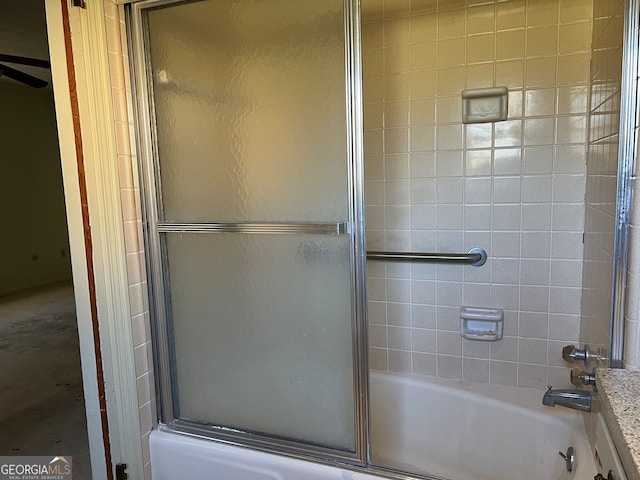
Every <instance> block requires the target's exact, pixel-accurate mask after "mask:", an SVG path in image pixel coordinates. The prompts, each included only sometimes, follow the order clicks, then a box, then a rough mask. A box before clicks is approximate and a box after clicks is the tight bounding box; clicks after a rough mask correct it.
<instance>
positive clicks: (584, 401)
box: [542, 385, 591, 412]
mask: <svg viewBox="0 0 640 480" xmlns="http://www.w3.org/2000/svg"><path fill="white" fill-rule="evenodd" d="M542 404H543V405H548V406H550V407H555V406H556V405H560V406H561V407H567V408H572V409H574V410H581V411H583V412H590V411H591V394H590V393H589V392H587V391H585V390H563V389H555V390H554V389H553V388H552V387H551V385H549V387H548V389H547V391H546V392H545V393H544V397H542Z"/></svg>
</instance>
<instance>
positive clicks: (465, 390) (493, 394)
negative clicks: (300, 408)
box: [150, 373, 596, 480]
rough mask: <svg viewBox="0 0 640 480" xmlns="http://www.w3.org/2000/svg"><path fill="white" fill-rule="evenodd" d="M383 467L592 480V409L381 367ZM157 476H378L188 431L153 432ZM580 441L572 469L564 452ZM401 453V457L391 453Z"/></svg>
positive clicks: (291, 479)
mask: <svg viewBox="0 0 640 480" xmlns="http://www.w3.org/2000/svg"><path fill="white" fill-rule="evenodd" d="M370 389H371V409H372V444H373V447H372V454H373V460H374V461H375V463H376V464H378V465H384V466H387V467H395V468H400V469H402V470H408V471H412V472H416V473H423V474H427V473H428V474H430V475H434V476H439V477H442V478H447V479H450V480H485V479H486V480H513V479H515V478H519V479H522V480H529V479H531V480H533V479H538V478H540V479H544V480H569V479H573V480H584V479H589V478H593V477H594V475H595V474H596V467H595V464H594V462H593V457H592V456H591V451H590V448H589V445H588V443H587V439H586V434H585V430H584V426H583V423H582V417H581V415H580V414H579V413H577V412H573V411H570V410H567V409H563V408H561V407H555V408H551V407H543V406H542V403H541V400H542V395H543V393H544V392H543V391H541V390H533V389H515V388H510V387H496V386H492V385H467V384H462V383H460V382H450V381H443V380H441V379H431V378H429V381H428V382H427V381H424V377H421V378H415V377H406V376H399V375H390V374H382V373H373V374H372V375H371V385H370ZM150 444H151V468H152V474H153V480H175V479H180V480H209V479H211V480H213V479H216V480H300V479H305V480H334V479H335V480H375V479H378V478H381V477H377V476H374V475H371V474H368V473H364V472H356V471H353V470H346V469H340V468H337V467H333V466H327V465H319V464H316V463H312V462H304V461H300V460H296V459H291V458H287V457H284V456H279V455H273V454H267V453H262V452H257V451H253V450H250V449H246V448H241V447H234V446H230V445H224V444H220V443H217V442H212V441H208V440H202V439H198V438H192V437H187V436H184V435H179V434H175V433H170V432H163V431H154V432H152V434H151V439H150ZM569 446H572V447H574V449H575V451H576V459H577V461H576V467H575V468H574V470H573V472H571V473H569V472H567V471H566V469H565V466H564V461H563V459H562V458H561V457H560V456H559V455H558V452H559V451H561V450H562V451H563V452H564V451H566V449H567V448H568V447H569ZM391 459H392V460H391Z"/></svg>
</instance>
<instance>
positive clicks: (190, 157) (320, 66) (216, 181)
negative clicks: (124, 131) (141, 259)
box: [148, 0, 348, 222]
mask: <svg viewBox="0 0 640 480" xmlns="http://www.w3.org/2000/svg"><path fill="white" fill-rule="evenodd" d="M148 28H149V39H150V57H151V73H152V82H153V92H154V102H155V105H154V108H155V114H156V119H157V145H158V155H159V168H160V176H161V181H162V204H163V205H162V206H163V209H164V212H163V214H162V212H161V220H164V221H168V222H173V221H179V222H207V221H218V222H230V221H231V222H233V221H253V220H256V219H261V220H262V221H274V222H277V221H286V222H323V221H330V222H333V221H345V220H346V219H347V217H348V213H347V212H348V210H347V195H348V193H347V192H348V190H347V178H348V175H347V161H346V153H347V137H346V132H347V128H346V114H345V112H346V106H345V67H344V61H345V53H344V52H345V46H344V20H343V2H342V0H322V1H317V0H313V1H300V0H269V1H255V0H225V1H221V0H211V1H201V2H195V3H186V4H181V5H174V6H171V7H169V8H161V9H157V10H151V11H149V13H148Z"/></svg>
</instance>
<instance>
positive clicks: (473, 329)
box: [460, 307, 504, 342]
mask: <svg viewBox="0 0 640 480" xmlns="http://www.w3.org/2000/svg"><path fill="white" fill-rule="evenodd" d="M503 324H504V313H503V312H502V310H500V309H497V308H481V307H461V308H460V334H461V335H462V336H463V337H464V338H468V339H469V340H484V341H487V342H493V341H495V340H500V339H501V338H502V325H503Z"/></svg>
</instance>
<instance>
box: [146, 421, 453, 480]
mask: <svg viewBox="0 0 640 480" xmlns="http://www.w3.org/2000/svg"><path fill="white" fill-rule="evenodd" d="M157 433H161V434H165V433H167V434H172V435H176V436H177V437H178V438H179V437H183V438H184V439H194V440H198V441H204V442H208V443H213V444H216V445H218V446H227V447H238V448H241V449H243V450H251V451H258V452H260V453H264V454H268V455H276V456H279V457H285V458H289V459H293V460H297V461H302V462H311V463H314V464H317V465H322V466H326V467H334V468H339V469H341V470H347V471H350V472H353V473H357V474H364V475H372V476H374V477H376V478H384V479H389V480H451V479H446V478H443V477H434V476H430V475H421V474H417V473H413V472H405V471H401V470H396V469H392V468H386V467H381V466H378V465H374V464H370V465H366V464H364V465H355V464H351V463H344V462H339V461H334V460H329V459H326V458H321V457H317V456H310V455H308V454H302V453H296V452H291V451H288V450H285V449H283V448H277V447H276V448H269V447H266V446H264V445H263V444H252V443H248V442H246V440H247V437H244V436H243V437H242V439H243V443H240V442H238V441H237V440H233V439H231V438H217V437H211V436H209V435H210V434H208V435H204V434H200V433H197V432H194V431H189V430H187V429H184V428H182V427H180V428H175V427H173V426H171V425H167V424H164V423H158V426H157V427H156V428H154V429H153V430H152V431H151V433H150V438H151V436H156V435H154V434H157ZM332 451H333V450H332ZM368 453H369V452H368Z"/></svg>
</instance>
